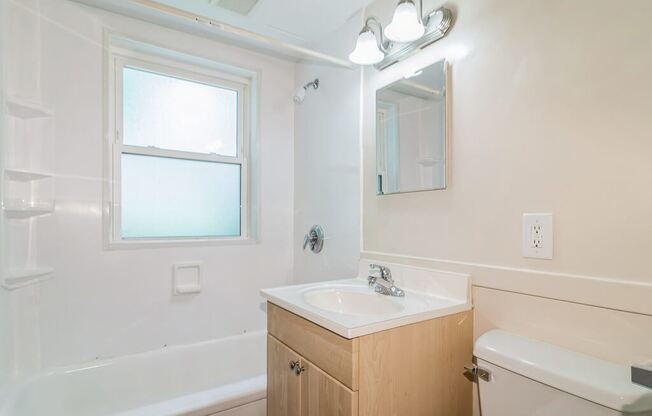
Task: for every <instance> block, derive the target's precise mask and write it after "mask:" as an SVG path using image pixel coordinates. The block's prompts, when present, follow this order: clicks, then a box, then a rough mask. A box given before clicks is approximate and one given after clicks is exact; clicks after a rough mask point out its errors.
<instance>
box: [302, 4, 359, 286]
mask: <svg viewBox="0 0 652 416" xmlns="http://www.w3.org/2000/svg"><path fill="white" fill-rule="evenodd" d="M359 30H360V16H359V14H358V15H355V16H353V17H352V18H351V19H349V20H348V21H347V23H346V24H345V25H344V26H343V27H342V28H341V29H340V30H338V31H337V32H335V33H333V34H331V35H329V36H327V38H326V39H325V41H324V42H321V43H319V44H317V45H312V46H313V47H315V48H316V49H318V50H320V51H323V52H328V53H331V54H333V55H335V56H340V57H343V58H344V57H345V56H346V55H347V54H348V52H350V50H351V49H352V48H353V46H354V45H353V44H354V43H355V37H356V34H357V33H358V31H359ZM315 78H319V80H320V82H321V83H320V86H319V90H317V91H308V93H307V94H306V99H305V101H304V102H303V103H302V104H298V105H296V106H295V113H294V133H295V144H294V156H295V158H294V171H295V178H294V197H295V202H294V249H295V254H294V276H295V281H296V282H297V283H305V282H315V281H321V280H332V279H344V278H350V277H355V276H356V275H357V262H358V259H359V253H360V244H359V242H360V142H359V137H360V124H359V120H360V73H359V71H358V70H352V69H342V68H336V67H332V66H326V65H316V64H310V63H300V64H298V65H297V66H296V73H295V85H296V86H297V87H299V86H302V85H305V83H307V82H308V81H312V80H313V79H315ZM314 224H320V225H321V226H322V227H324V230H325V234H326V241H325V244H324V249H323V251H322V252H321V253H319V254H314V253H312V252H311V251H310V250H306V251H302V250H301V246H302V244H303V237H304V235H305V234H306V233H307V232H308V230H309V229H310V227H311V226H312V225H314Z"/></svg>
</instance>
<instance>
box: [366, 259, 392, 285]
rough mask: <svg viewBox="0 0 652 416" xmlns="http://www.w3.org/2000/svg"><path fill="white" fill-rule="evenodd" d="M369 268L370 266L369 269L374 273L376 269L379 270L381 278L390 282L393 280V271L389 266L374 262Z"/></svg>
mask: <svg viewBox="0 0 652 416" xmlns="http://www.w3.org/2000/svg"><path fill="white" fill-rule="evenodd" d="M369 268H370V270H369V272H370V273H373V272H375V271H379V272H380V278H381V279H383V280H386V281H388V282H391V281H392V271H391V270H389V267H386V266H382V265H380V264H375V263H372V264H370V265H369Z"/></svg>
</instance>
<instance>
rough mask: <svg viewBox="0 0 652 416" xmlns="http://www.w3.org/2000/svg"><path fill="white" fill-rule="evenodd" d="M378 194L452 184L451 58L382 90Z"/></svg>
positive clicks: (379, 98)
mask: <svg viewBox="0 0 652 416" xmlns="http://www.w3.org/2000/svg"><path fill="white" fill-rule="evenodd" d="M376 173H377V181H378V184H377V186H378V189H377V191H378V195H385V194H394V193H400V192H415V191H429V190H436V189H444V188H446V62H445V61H443V60H442V61H439V62H437V63H435V64H433V65H430V66H429V67H427V68H424V69H422V70H419V71H417V72H415V73H414V75H412V76H410V77H406V78H404V79H400V80H398V81H396V82H394V83H392V84H389V85H387V86H385V87H383V88H381V89H379V90H378V91H376Z"/></svg>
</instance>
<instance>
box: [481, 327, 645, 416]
mask: <svg viewBox="0 0 652 416" xmlns="http://www.w3.org/2000/svg"><path fill="white" fill-rule="evenodd" d="M474 355H475V356H476V357H477V358H479V359H482V360H484V361H487V362H490V363H492V364H494V365H497V366H499V367H503V368H505V369H506V370H510V371H512V372H514V373H517V374H520V375H522V376H525V377H528V378H530V379H533V380H535V381H538V382H540V383H543V384H547V385H549V386H551V387H554V388H556V389H559V390H562V391H565V392H567V393H570V394H573V395H575V396H578V397H581V398H583V399H586V400H590V401H592V402H595V403H598V404H601V405H603V406H606V407H609V408H611V409H614V410H616V411H620V412H624V413H630V412H631V413H635V412H645V411H651V410H652V389H648V388H645V387H642V386H639V385H637V384H634V383H632V382H631V369H630V367H629V366H624V365H619V364H615V363H612V362H608V361H604V360H600V359H598V358H595V357H591V356H588V355H584V354H580V353H577V352H574V351H570V350H567V349H564V348H561V347H558V346H556V345H552V344H548V343H545V342H542V341H537V340H534V339H530V338H525V337H522V336H519V335H514V334H511V333H509V332H506V331H502V330H492V331H489V332H487V333H485V334H483V335H482V336H481V337H480V338H478V339H477V341H476V342H475V348H474Z"/></svg>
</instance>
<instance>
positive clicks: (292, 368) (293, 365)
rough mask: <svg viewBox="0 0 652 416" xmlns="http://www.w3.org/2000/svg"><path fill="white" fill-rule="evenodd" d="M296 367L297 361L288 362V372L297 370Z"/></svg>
mask: <svg viewBox="0 0 652 416" xmlns="http://www.w3.org/2000/svg"><path fill="white" fill-rule="evenodd" d="M298 366H299V362H298V361H294V360H292V361H290V370H294V369H295V368H297V367H298Z"/></svg>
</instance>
